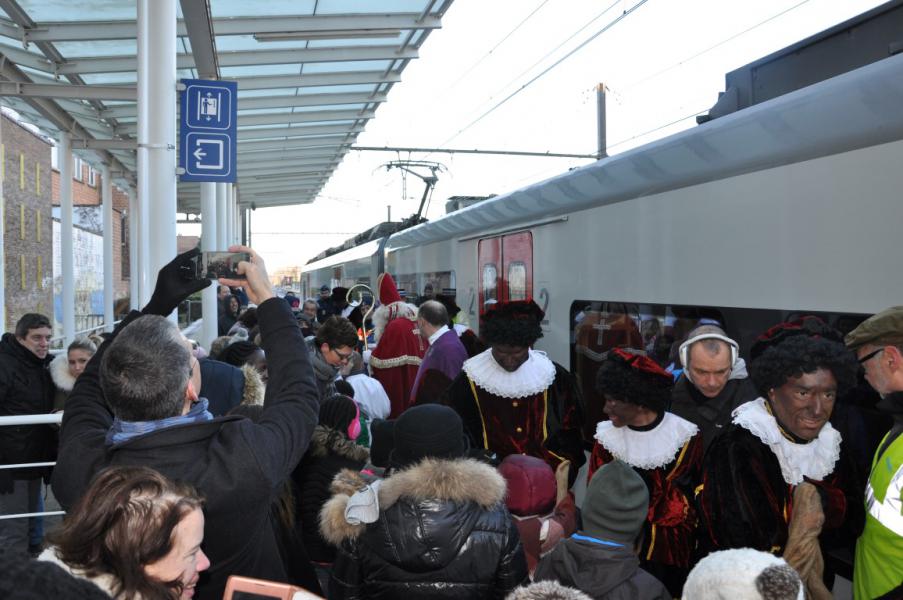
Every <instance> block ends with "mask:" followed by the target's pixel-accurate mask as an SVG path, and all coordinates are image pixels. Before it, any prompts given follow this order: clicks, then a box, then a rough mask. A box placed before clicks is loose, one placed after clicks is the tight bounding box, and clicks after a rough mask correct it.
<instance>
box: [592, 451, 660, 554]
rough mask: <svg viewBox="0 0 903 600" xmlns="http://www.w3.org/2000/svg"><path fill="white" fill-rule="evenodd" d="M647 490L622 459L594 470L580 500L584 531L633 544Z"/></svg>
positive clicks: (641, 522) (645, 505)
mask: <svg viewBox="0 0 903 600" xmlns="http://www.w3.org/2000/svg"><path fill="white" fill-rule="evenodd" d="M648 512H649V490H648V489H646V484H645V483H644V482H643V479H642V477H640V476H639V474H638V473H637V472H636V471H634V470H633V468H632V467H631V466H630V465H628V464H627V463H625V462H622V461H620V460H614V461H612V462H610V463H608V464H606V465H603V466H602V468H601V469H599V470H598V471H596V473H595V474H594V475H593V478H592V480H591V481H590V482H589V486H587V488H586V497H585V499H584V500H583V531H584V532H585V533H587V534H589V535H591V536H593V537H597V538H601V539H605V540H611V541H614V542H623V543H626V544H633V542H634V541H635V540H636V538H637V536H638V535H639V533H640V531H641V530H642V529H643V525H644V524H645V523H646V514H647V513H648Z"/></svg>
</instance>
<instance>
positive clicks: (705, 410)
mask: <svg viewBox="0 0 903 600" xmlns="http://www.w3.org/2000/svg"><path fill="white" fill-rule="evenodd" d="M679 354H680V364H681V365H682V367H683V373H682V374H681V376H680V378H678V380H677V382H676V383H675V384H674V391H673V392H672V394H671V412H672V413H674V414H675V415H677V416H678V417H682V418H684V419H686V420H687V421H690V422H691V423H694V424H695V425H696V426H697V427H699V431H700V432H701V433H702V442H703V447H704V449H706V450H707V449H708V447H709V444H711V443H712V441H713V440H714V439H715V438H716V437H717V436H718V434H719V433H721V431H722V430H723V429H724V428H726V427H727V426H728V425H730V424H731V413H732V412H733V410H734V409H735V408H737V407H738V406H740V405H741V404H743V403H745V402H749V401H750V400H754V399H755V398H756V396H757V394H756V390H755V387H754V386H753V385H752V383H751V382H750V380H749V376H748V374H747V372H746V363H745V362H744V360H743V359H742V358H740V351H739V345H738V344H737V342H735V341H734V340H732V339H731V338H729V337H727V334H726V333H725V332H724V330H723V329H721V328H720V327H718V326H717V325H700V326H699V327H696V328H695V329H693V330H692V331H691V332H690V334H689V336H688V337H687V339H686V341H684V342H683V343H682V344H681V345H680V351H679Z"/></svg>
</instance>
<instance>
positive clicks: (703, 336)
mask: <svg viewBox="0 0 903 600" xmlns="http://www.w3.org/2000/svg"><path fill="white" fill-rule="evenodd" d="M700 340H721V341H722V342H725V343H726V344H727V345H728V346H730V348H731V370H733V368H734V365H736V364H737V359H738V358H740V345H739V344H737V342H735V341H734V340H732V339H731V338H729V337H727V336H725V335H721V334H720V333H700V334H699V335H695V336H693V337H691V338H690V339H688V340H687V341H685V342H684V343H683V344H681V345H680V347H679V348H678V349H677V352H678V355H679V356H680V364H681V366H682V367H683V369H684V375H686V377H687V379H689V380H690V381H693V379H692V378H691V377H690V369H689V368H688V366H689V364H690V346H692V345H693V344H695V343H696V342H698V341H700Z"/></svg>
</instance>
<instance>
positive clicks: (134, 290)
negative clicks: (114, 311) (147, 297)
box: [129, 188, 141, 310]
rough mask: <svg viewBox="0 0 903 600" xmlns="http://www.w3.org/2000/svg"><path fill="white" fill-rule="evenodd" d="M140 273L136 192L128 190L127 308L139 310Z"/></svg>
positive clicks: (131, 189)
mask: <svg viewBox="0 0 903 600" xmlns="http://www.w3.org/2000/svg"><path fill="white" fill-rule="evenodd" d="M140 280H141V273H140V270H139V268H138V192H137V191H135V189H133V188H129V308H130V309H132V310H138V309H140V308H141V296H140V294H141V291H140V290H141V286H140V283H139V282H140Z"/></svg>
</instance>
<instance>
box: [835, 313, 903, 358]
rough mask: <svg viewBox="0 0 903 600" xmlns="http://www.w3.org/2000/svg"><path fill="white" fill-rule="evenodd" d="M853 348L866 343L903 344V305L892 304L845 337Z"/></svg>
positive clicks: (848, 344) (846, 341) (847, 343)
mask: <svg viewBox="0 0 903 600" xmlns="http://www.w3.org/2000/svg"><path fill="white" fill-rule="evenodd" d="M844 342H845V343H846V345H847V346H848V347H849V348H851V349H856V348H858V347H860V346H864V345H865V344H881V345H891V346H896V345H899V344H903V306H892V307H890V308H888V309H885V310H882V311H881V312H879V313H878V314H876V315H873V316H871V317H869V318H868V319H866V320H865V321H863V322H862V323H861V324H860V325H859V327H857V328H856V329H854V330H853V331H851V332H850V333H848V334H847V336H846V337H845V338H844Z"/></svg>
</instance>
